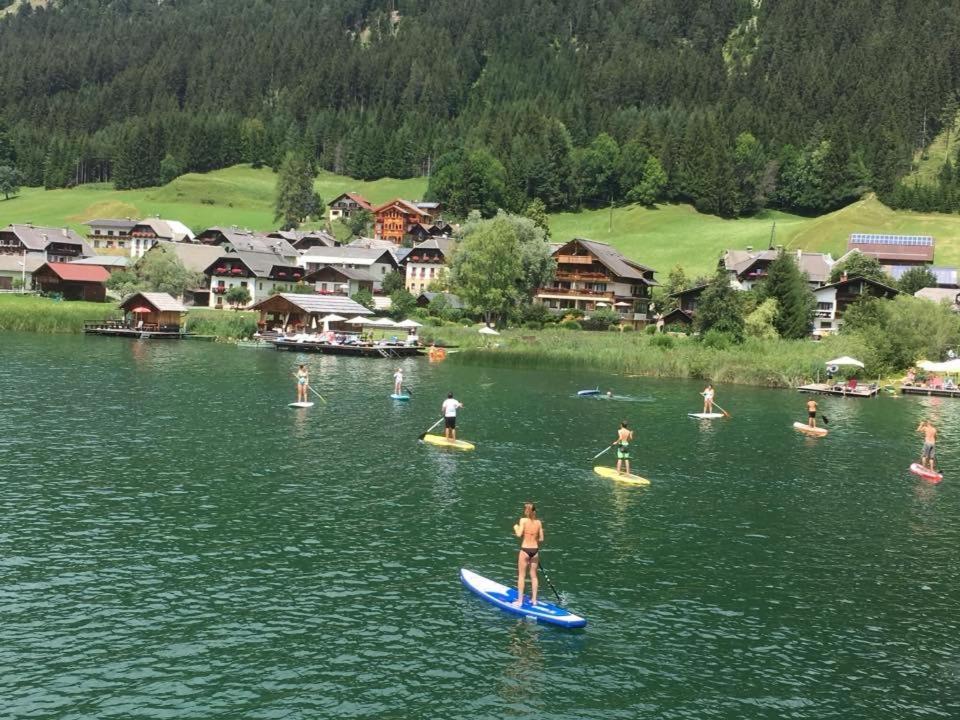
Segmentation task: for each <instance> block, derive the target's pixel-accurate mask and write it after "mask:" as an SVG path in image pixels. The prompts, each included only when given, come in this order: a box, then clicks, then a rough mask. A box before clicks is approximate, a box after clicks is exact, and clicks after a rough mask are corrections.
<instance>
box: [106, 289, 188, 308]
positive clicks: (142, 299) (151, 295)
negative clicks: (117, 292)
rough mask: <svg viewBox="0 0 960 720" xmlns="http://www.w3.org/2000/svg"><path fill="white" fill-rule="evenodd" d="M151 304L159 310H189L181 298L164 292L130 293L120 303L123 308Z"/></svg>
mask: <svg viewBox="0 0 960 720" xmlns="http://www.w3.org/2000/svg"><path fill="white" fill-rule="evenodd" d="M143 304H146V305H149V306H151V307H152V308H153V309H154V310H155V311H157V312H187V308H185V307H184V306H183V305H182V304H181V303H180V301H179V300H177V299H176V298H175V297H173V296H172V295H170V294H169V293H164V292H136V293H133V295H128V296H127V297H125V298H124V299H123V302H121V303H120V308H121V309H122V310H127V309H128V308H133V307H137V306H138V305H143Z"/></svg>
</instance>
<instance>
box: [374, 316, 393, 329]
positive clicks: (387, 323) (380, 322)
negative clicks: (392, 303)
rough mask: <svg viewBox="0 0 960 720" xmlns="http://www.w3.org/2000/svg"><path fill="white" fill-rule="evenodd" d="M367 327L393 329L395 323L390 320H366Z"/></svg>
mask: <svg viewBox="0 0 960 720" xmlns="http://www.w3.org/2000/svg"><path fill="white" fill-rule="evenodd" d="M367 325H375V326H376V327H391V328H392V327H395V326H396V323H395V322H394V321H393V320H391V319H390V318H377V319H376V320H368V321H367Z"/></svg>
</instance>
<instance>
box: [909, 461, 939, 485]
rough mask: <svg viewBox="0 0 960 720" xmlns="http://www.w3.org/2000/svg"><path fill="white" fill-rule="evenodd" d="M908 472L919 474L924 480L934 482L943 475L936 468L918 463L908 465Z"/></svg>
mask: <svg viewBox="0 0 960 720" xmlns="http://www.w3.org/2000/svg"><path fill="white" fill-rule="evenodd" d="M910 472H912V473H913V474H914V475H919V476H920V477H922V478H923V479H924V480H929V481H930V482H932V483H934V484H936V483H938V482H940V481H941V480H943V475H941V474H940V473H938V472H937V471H936V470H931V469H930V468H925V467H924V466H923V465H921V464H920V463H913V464H912V465H911V466H910Z"/></svg>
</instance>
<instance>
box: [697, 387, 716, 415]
mask: <svg viewBox="0 0 960 720" xmlns="http://www.w3.org/2000/svg"><path fill="white" fill-rule="evenodd" d="M700 394H701V395H703V414H704V415H707V414H709V413H712V412H713V385H711V384H710V383H707V386H706V387H705V388H704V389H703V392H702V393H700Z"/></svg>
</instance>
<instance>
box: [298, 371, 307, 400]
mask: <svg viewBox="0 0 960 720" xmlns="http://www.w3.org/2000/svg"><path fill="white" fill-rule="evenodd" d="M309 384H310V373H309V372H307V366H306V365H304V364H303V363H300V367H299V368H298V369H297V402H298V403H304V402H306V401H307V386H308V385H309Z"/></svg>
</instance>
